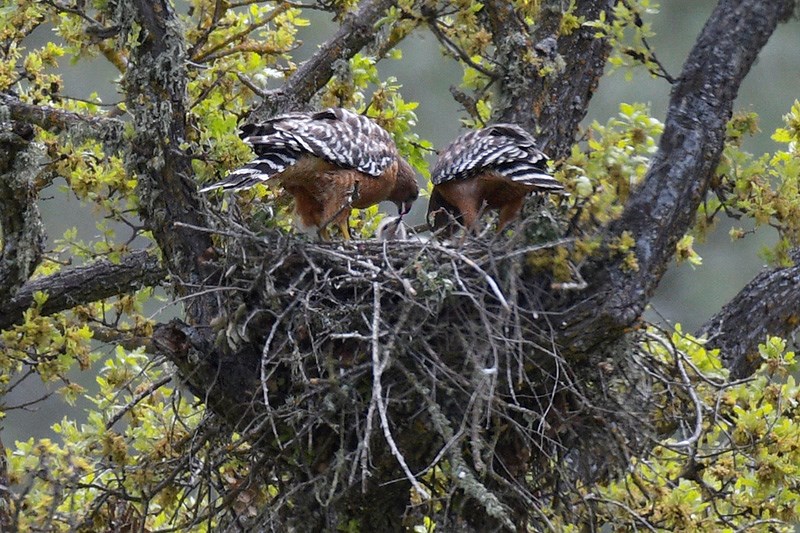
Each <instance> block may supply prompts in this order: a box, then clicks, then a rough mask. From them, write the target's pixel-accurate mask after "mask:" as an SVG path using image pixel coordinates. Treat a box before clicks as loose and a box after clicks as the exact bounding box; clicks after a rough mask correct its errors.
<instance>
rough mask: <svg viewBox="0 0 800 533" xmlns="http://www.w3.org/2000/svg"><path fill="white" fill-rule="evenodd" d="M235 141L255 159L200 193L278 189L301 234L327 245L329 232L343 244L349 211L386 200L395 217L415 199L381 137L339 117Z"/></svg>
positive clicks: (327, 114) (408, 173) (285, 125)
mask: <svg viewBox="0 0 800 533" xmlns="http://www.w3.org/2000/svg"><path fill="white" fill-rule="evenodd" d="M242 138H243V139H244V141H245V142H246V143H248V144H250V145H251V146H252V147H253V151H254V152H255V155H256V157H255V159H253V160H252V161H251V162H250V163H248V164H246V165H245V166H243V167H242V168H239V169H237V170H234V171H232V172H231V173H230V174H228V176H227V177H226V178H225V179H224V180H222V181H220V182H218V183H215V184H214V185H211V186H208V187H205V188H203V189H201V192H205V191H210V190H214V189H220V188H221V189H223V190H240V189H245V188H248V187H252V186H253V185H255V184H256V183H259V182H265V181H269V180H275V181H278V182H280V184H281V185H282V186H283V188H284V189H285V190H286V192H288V193H289V194H291V195H292V196H293V197H294V201H295V213H296V216H297V219H298V222H299V224H298V225H299V226H300V229H301V230H304V231H307V230H316V231H318V232H319V233H320V235H322V236H323V237H327V226H328V225H331V224H332V225H335V226H338V227H339V228H340V229H341V232H342V236H343V237H344V238H345V239H347V238H349V237H350V233H349V227H348V217H349V215H350V210H351V208H357V209H364V208H367V207H370V206H372V205H375V204H378V203H380V202H383V201H387V200H388V201H391V202H394V203H395V204H396V205H397V207H398V210H399V212H400V215H401V216H402V215H404V214H405V213H407V212H408V211H409V209H411V204H412V203H413V202H414V200H416V199H417V196H418V194H419V188H418V186H417V180H416V175H415V173H414V171H413V169H412V168H411V166H410V165H409V164H408V162H406V161H405V160H404V159H403V158H402V157H400V155H399V154H398V152H397V147H396V146H395V144H394V141H393V140H392V137H391V135H389V132H387V131H386V130H384V129H383V128H381V127H380V126H379V125H378V124H376V123H375V122H374V121H372V120H371V119H369V118H367V117H365V116H362V115H358V114H356V113H352V112H350V111H347V110H346V109H341V108H336V107H334V108H329V109H325V110H323V111H320V112H317V113H289V114H285V115H280V116H277V117H274V118H272V119H270V120H267V121H266V122H263V123H260V124H252V125H247V126H244V127H243V128H242Z"/></svg>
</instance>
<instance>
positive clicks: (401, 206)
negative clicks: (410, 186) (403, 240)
mask: <svg viewBox="0 0 800 533" xmlns="http://www.w3.org/2000/svg"><path fill="white" fill-rule="evenodd" d="M395 205H397V214H398V215H400V219H401V220H402V218H403V217H404V216H406V215H407V214H408V212H409V211H411V206H413V205H414V201H413V200H412V201H410V202H395Z"/></svg>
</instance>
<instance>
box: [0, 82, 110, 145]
mask: <svg viewBox="0 0 800 533" xmlns="http://www.w3.org/2000/svg"><path fill="white" fill-rule="evenodd" d="M0 108H6V109H8V113H9V115H10V117H11V119H12V120H16V121H19V122H24V123H26V124H34V125H36V126H39V127H40V128H42V129H44V130H47V131H50V132H53V133H61V132H63V131H68V130H69V131H70V133H71V134H72V135H73V136H74V138H81V137H94V138H101V139H103V140H105V141H109V142H112V141H116V140H118V139H119V137H120V136H121V135H122V127H123V124H124V123H123V122H122V121H121V120H118V119H115V118H108V117H93V116H89V115H81V114H79V113H72V112H70V111H64V110H62V109H56V108H54V107H49V106H43V105H33V104H26V103H25V102H22V101H21V100H20V99H19V98H16V97H15V96H11V95H8V94H2V93H0Z"/></svg>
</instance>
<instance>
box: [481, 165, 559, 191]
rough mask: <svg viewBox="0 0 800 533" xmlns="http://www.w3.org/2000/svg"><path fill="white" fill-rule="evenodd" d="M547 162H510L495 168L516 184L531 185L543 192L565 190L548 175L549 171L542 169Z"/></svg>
mask: <svg viewBox="0 0 800 533" xmlns="http://www.w3.org/2000/svg"><path fill="white" fill-rule="evenodd" d="M545 162H546V160H545V159H540V160H538V161H524V160H522V161H521V160H516V161H508V162H504V163H500V164H498V165H497V166H495V170H496V171H497V172H499V173H500V174H502V175H503V176H506V177H507V178H508V179H510V180H512V181H514V182H517V183H523V184H525V185H530V186H532V187H535V188H536V190H539V191H542V192H545V191H546V192H558V191H561V190H563V189H564V186H563V185H562V184H561V183H560V182H559V181H558V180H557V179H555V178H554V177H553V176H551V175H550V174H548V173H547V170H545V169H544V168H542V167H543V163H545Z"/></svg>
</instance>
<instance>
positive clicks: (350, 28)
mask: <svg viewBox="0 0 800 533" xmlns="http://www.w3.org/2000/svg"><path fill="white" fill-rule="evenodd" d="M393 5H395V1H394V0H363V1H362V2H361V3H360V4H359V7H358V9H357V10H356V11H355V12H353V13H348V14H347V15H346V16H345V18H344V22H343V23H342V25H341V26H340V27H339V30H338V31H337V32H336V34H335V35H334V36H333V37H331V38H330V39H329V40H328V41H327V42H326V43H325V44H323V45H322V46H320V48H319V50H318V51H317V52H316V53H315V54H314V55H313V56H312V57H311V58H310V59H309V60H308V61H306V62H304V63H303V64H302V65H300V67H299V68H298V69H297V70H296V71H295V72H294V74H292V75H291V76H289V78H288V79H287V80H286V83H284V84H283V86H282V87H281V88H279V89H275V90H272V91H269V92H267V93H266V95H265V97H264V101H263V102H262V103H261V104H260V105H259V106H258V107H257V108H256V109H255V110H254V111H253V117H254V118H256V119H263V118H266V117H271V116H274V115H276V114H279V113H284V112H286V111H291V110H296V109H299V108H302V107H303V106H304V105H305V104H307V103H308V102H309V101H310V100H311V98H312V97H313V96H314V95H315V94H316V93H317V91H319V90H320V89H322V88H323V87H324V86H325V84H326V83H328V81H329V80H330V79H331V76H333V72H334V65H335V64H336V62H337V61H341V60H348V59H350V58H352V57H353V56H354V55H356V53H358V52H359V51H360V50H361V49H363V48H364V47H365V46H367V45H369V44H370V43H372V42H373V41H375V39H376V38H377V37H378V35H379V34H378V32H377V31H375V25H376V24H377V23H378V21H380V19H381V18H382V17H383V16H384V15H385V14H386V10H387V9H389V8H390V7H391V6H393Z"/></svg>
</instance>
